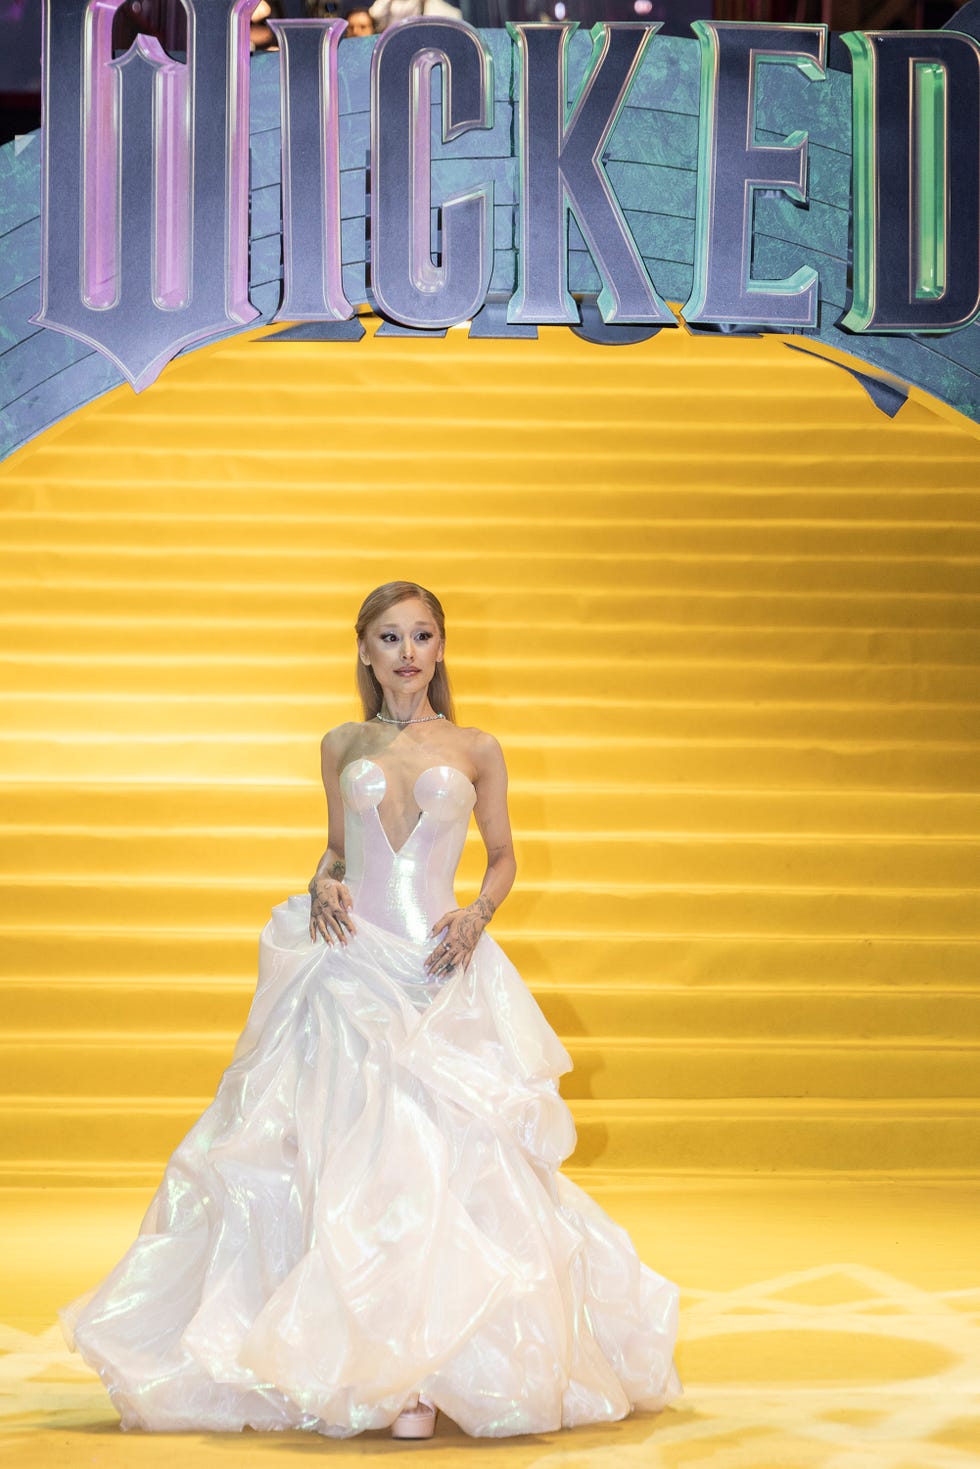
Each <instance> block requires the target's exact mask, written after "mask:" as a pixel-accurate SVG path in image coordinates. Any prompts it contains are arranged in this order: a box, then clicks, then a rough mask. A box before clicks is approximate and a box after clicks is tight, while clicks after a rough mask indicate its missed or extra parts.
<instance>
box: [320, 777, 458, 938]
mask: <svg viewBox="0 0 980 1469" xmlns="http://www.w3.org/2000/svg"><path fill="white" fill-rule="evenodd" d="M386 789H387V783H386V781H385V773H384V771H383V770H382V769H381V766H380V765H378V764H376V763H375V761H373V760H369V759H367V758H366V757H361V758H360V759H358V760H352V761H351V762H350V764H349V765H345V766H344V768H343V770H342V771H341V772H340V791H341V796H342V798H343V802H344V848H345V857H346V866H347V870H346V874H345V877H344V882H345V883H346V884H347V887H348V888H349V890H350V894H351V898H352V900H353V905H354V919H355V922H356V920H357V916H358V914H360V915H361V916H362V917H364V918H367V919H368V920H369V921H370V922H372V923H375V924H377V925H378V926H379V927H380V928H385V929H388V930H389V931H391V932H393V933H397V934H399V935H400V936H402V937H403V938H407V939H412V940H414V941H415V942H417V943H422V942H424V941H425V939H426V936H427V935H428V933H429V930H430V929H431V927H432V925H433V923H435V921H436V919H438V918H440V917H441V916H442V914H443V913H445V912H446V911H447V910H448V909H450V908H455V907H456V906H457V904H456V896H455V893H454V892H453V879H454V877H455V875H456V868H457V867H458V866H459V859H460V857H461V856H462V854H463V847H464V844H465V842H466V828H467V826H468V825H469V819H470V812H471V811H472V810H473V807H474V805H475V804H476V788H475V786H474V785H473V782H472V781H471V780H470V779H469V777H468V776H465V775H464V774H463V772H462V771H461V770H458V769H457V768H456V767H455V766H454V765H430V766H429V767H428V768H427V769H426V770H423V771H422V772H421V774H420V775H419V776H418V777H417V778H416V781H415V787H414V796H415V801H416V804H417V806H418V807H419V816H418V820H417V822H416V824H415V826H414V827H413V828H412V830H411V831H410V832H409V834H408V836H407V837H406V839H405V841H404V842H403V843H402V845H401V846H400V847H399V848H398V850H397V851H395V849H394V848H393V847H392V845H391V843H390V841H389V840H388V836H387V834H386V832H385V829H384V827H383V825H382V823H381V816H380V814H379V811H378V807H379V806H380V804H381V802H382V801H383V800H384V796H385V791H386Z"/></svg>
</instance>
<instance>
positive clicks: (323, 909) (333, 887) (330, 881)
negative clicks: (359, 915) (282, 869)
mask: <svg viewBox="0 0 980 1469" xmlns="http://www.w3.org/2000/svg"><path fill="white" fill-rule="evenodd" d="M309 893H310V942H311V943H313V944H315V943H316V936H317V934H318V933H319V934H320V935H321V937H322V938H323V939H325V940H326V942H327V943H328V944H331V945H333V944H334V943H335V942H336V941H339V942H340V943H342V944H343V945H344V947H345V948H346V947H347V933H346V932H345V929H346V930H347V932H349V933H351V934H355V933H356V932H357V929H356V927H355V925H354V921H353V919H352V918H351V917H350V914H351V913H352V912H353V911H354V904H353V901H352V899H351V895H350V893H349V891H348V889H347V885H346V883H342V882H340V881H339V880H338V879H337V878H336V877H320V878H316V877H315V878H314V879H313V881H312V882H311V883H310V887H309ZM335 934H336V940H335V938H334V935H335Z"/></svg>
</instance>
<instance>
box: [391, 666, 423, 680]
mask: <svg viewBox="0 0 980 1469" xmlns="http://www.w3.org/2000/svg"><path fill="white" fill-rule="evenodd" d="M418 671H419V670H418V669H417V668H396V669H395V672H396V673H397V674H398V676H399V678H406V677H407V676H408V675H409V674H410V673H418Z"/></svg>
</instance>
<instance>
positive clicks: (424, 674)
mask: <svg viewBox="0 0 980 1469" xmlns="http://www.w3.org/2000/svg"><path fill="white" fill-rule="evenodd" d="M443 651H444V645H443V643H442V640H441V639H440V637H439V629H438V627H437V626H436V622H435V618H434V617H433V616H432V613H431V612H430V611H429V609H428V607H427V606H426V605H425V603H424V602H423V601H422V599H421V597H406V598H405V600H404V601H403V602H397V603H396V604H395V606H394V607H389V608H388V610H387V612H382V614H381V616H380V617H377V618H376V619H375V620H374V622H372V623H371V625H370V627H369V628H368V630H367V632H366V634H365V636H364V640H363V642H362V643H361V657H362V658H363V659H365V660H366V661H367V662H368V663H370V665H371V667H372V668H373V669H374V676H375V678H376V679H377V680H378V683H379V684H380V685H381V687H382V688H383V689H391V690H392V691H395V690H401V689H407V690H410V691H413V692H415V693H417V692H418V691H419V690H420V689H424V688H426V687H427V685H428V684H429V683H430V682H431V679H432V675H433V674H434V673H435V669H436V664H437V663H439V662H441V660H442V655H443Z"/></svg>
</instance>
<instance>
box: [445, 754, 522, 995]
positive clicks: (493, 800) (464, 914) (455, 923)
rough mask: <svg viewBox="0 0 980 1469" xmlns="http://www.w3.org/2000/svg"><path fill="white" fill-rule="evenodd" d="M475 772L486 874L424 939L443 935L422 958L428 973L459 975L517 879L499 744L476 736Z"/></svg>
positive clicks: (477, 817) (478, 824)
mask: <svg viewBox="0 0 980 1469" xmlns="http://www.w3.org/2000/svg"><path fill="white" fill-rule="evenodd" d="M473 759H474V763H475V764H476V767H477V778H476V780H475V781H474V785H475V786H476V805H475V806H474V808H473V815H474V816H475V817H476V824H477V826H478V827H479V828H480V835H481V836H482V837H483V844H484V846H485V847H486V849H487V870H486V872H485V873H484V875H483V882H482V884H481V886H480V895H479V897H478V898H475V899H474V900H473V902H472V903H469V904H467V906H466V907H465V908H452V909H450V911H449V912H448V913H444V914H443V915H442V917H441V918H440V919H438V921H437V922H436V923H434V924H433V925H432V928H431V929H430V932H429V936H430V937H434V936H435V935H437V934H439V933H441V932H442V930H443V929H445V930H446V932H445V935H444V937H443V938H442V939H441V940H440V942H439V943H438V944H436V946H435V948H434V949H433V950H432V951H431V953H429V954H428V955H427V956H426V960H425V968H426V970H427V972H428V973H429V974H433V975H435V974H449V973H450V972H451V971H452V970H453V969H455V968H456V967H457V965H460V964H461V965H462V967H463V969H464V970H465V969H466V967H467V965H468V964H469V962H470V959H471V957H472V954H473V950H474V949H475V948H476V945H477V941H478V939H479V937H480V934H481V933H482V932H483V930H484V929H485V928H486V926H487V924H488V923H489V922H490V919H491V918H492V917H493V915H494V913H495V912H496V911H497V909H498V908H499V907H500V904H501V903H502V902H503V901H504V899H505V898H506V896H507V894H508V893H509V892H510V890H511V888H512V887H513V886H514V878H515V877H516V876H517V861H516V859H515V857H514V839H513V836H512V835H511V830H510V816H509V815H508V812H507V765H506V763H505V761H504V752H503V750H502V749H501V748H500V744H499V741H498V740H496V739H495V738H494V736H493V735H491V734H486V733H482V732H481V734H480V735H479V736H478V738H477V739H476V741H475V742H474V745H473Z"/></svg>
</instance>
